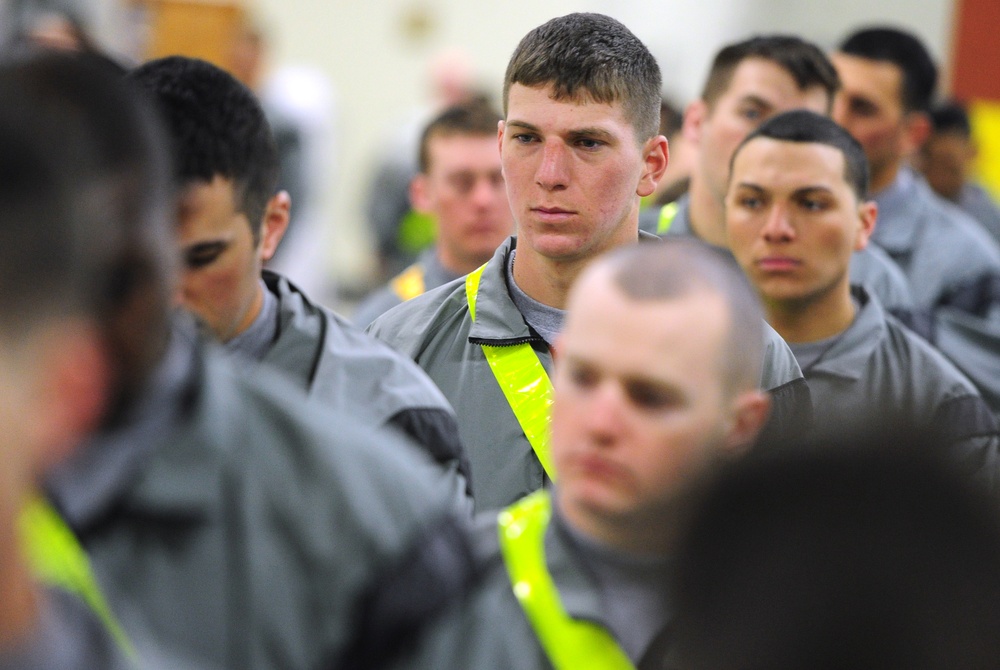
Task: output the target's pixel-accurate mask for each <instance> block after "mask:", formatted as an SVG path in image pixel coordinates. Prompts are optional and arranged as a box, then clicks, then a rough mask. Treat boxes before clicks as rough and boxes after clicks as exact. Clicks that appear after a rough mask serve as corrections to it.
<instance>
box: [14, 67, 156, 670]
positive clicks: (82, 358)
mask: <svg viewBox="0 0 1000 670" xmlns="http://www.w3.org/2000/svg"><path fill="white" fill-rule="evenodd" d="M3 67H4V66H0V92H2V93H4V94H7V95H9V94H11V93H12V92H11V91H10V86H9V83H10V82H9V77H5V76H4V75H5V73H3V72H2V69H3ZM7 67H9V66H7ZM54 111H56V110H51V109H50V110H40V109H38V108H36V107H35V106H34V105H32V104H30V101H28V100H24V99H23V98H22V97H21V96H19V95H11V96H10V97H7V96H6V95H5V97H4V98H3V103H2V104H0V209H2V211H3V212H4V215H3V219H2V223H0V398H2V399H3V401H2V402H0V432H2V434H3V440H2V441H0V462H2V463H3V466H2V467H0V603H2V605H0V668H4V669H10V670H13V669H15V668H16V669H18V670H43V669H46V668H95V669H98V670H105V669H108V670H110V669H111V668H126V667H129V665H128V663H127V658H126V653H125V651H124V650H123V649H120V648H119V647H118V645H117V644H116V643H115V640H114V638H113V637H112V636H111V635H110V634H109V633H108V631H107V630H106V629H105V628H104V627H103V626H102V625H101V623H100V620H99V619H98V618H97V617H96V616H95V615H94V614H93V613H92V612H90V611H89V610H88V609H87V607H86V605H85V604H84V602H83V600H82V599H79V598H76V597H74V596H73V595H71V594H69V593H66V592H65V591H64V590H62V589H58V588H47V589H46V588H42V587H41V586H39V584H38V583H37V582H36V579H43V580H44V576H43V575H39V574H38V572H39V571H38V570H37V564H36V562H35V561H33V560H32V558H37V557H36V556H34V554H33V553H32V551H31V549H32V547H31V546H30V542H28V541H27V540H26V539H24V538H23V537H22V535H23V530H24V529H25V528H26V527H27V526H28V525H29V524H27V523H25V520H26V512H25V508H26V507H27V506H28V505H29V503H28V501H29V500H32V499H34V498H36V497H37V496H38V491H37V488H36V487H37V479H38V475H39V473H40V472H42V471H44V470H45V468H47V467H49V466H51V464H52V463H53V462H57V461H59V460H60V459H61V458H63V457H65V456H66V453H67V450H68V449H69V448H70V447H73V446H76V445H77V444H78V443H79V442H80V441H81V440H82V439H83V437H84V436H85V435H86V434H87V433H88V432H89V431H90V430H91V429H92V428H93V425H94V424H95V423H96V422H97V421H98V420H99V419H100V416H101V414H102V412H103V411H104V409H105V401H106V396H107V391H108V384H109V381H110V380H109V378H108V377H109V375H108V368H107V366H106V365H105V361H104V357H103V353H102V350H101V346H102V342H101V340H100V337H98V333H97V332H96V329H95V328H94V327H93V323H92V322H91V321H90V319H89V318H88V314H87V312H88V308H87V304H88V299H87V297H88V288H89V287H92V286H93V284H94V282H95V281H96V280H97V279H98V278H99V277H100V276H101V274H102V273H103V272H104V271H106V270H107V269H108V268H107V267H103V266H102V264H101V262H100V260H99V259H98V258H96V257H95V254H94V253H92V252H93V251H94V249H93V244H94V242H95V241H96V240H95V239H94V237H92V236H97V235H99V234H100V232H101V231H102V216H103V215H104V214H105V212H104V210H103V208H102V207H100V205H99V204H98V203H97V202H93V199H94V198H93V196H94V195H95V194H94V193H93V192H88V189H87V188H84V187H81V182H83V181H84V180H86V179H87V176H88V172H89V170H90V167H91V159H92V158H91V155H90V153H89V150H88V147H87V145H86V137H81V133H80V132H79V131H80V128H79V123H78V121H76V120H74V119H73V115H72V113H63V114H61V115H60V114H58V112H57V113H56V116H60V117H61V118H59V119H58V120H59V123H58V124H50V123H47V121H51V120H52V119H51V117H52V116H53V112H54ZM40 114H46V115H47V116H48V117H49V118H46V119H45V120H44V121H40V120H39V118H38V117H39V115H40ZM95 185H96V184H90V186H95ZM33 573H34V574H33ZM144 667H146V666H144Z"/></svg>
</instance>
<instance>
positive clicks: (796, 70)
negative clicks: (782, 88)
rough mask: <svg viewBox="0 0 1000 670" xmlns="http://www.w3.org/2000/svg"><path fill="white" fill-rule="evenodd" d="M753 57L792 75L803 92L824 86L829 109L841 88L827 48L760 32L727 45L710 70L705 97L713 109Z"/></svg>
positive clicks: (795, 38)
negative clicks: (738, 72) (736, 73)
mask: <svg viewBox="0 0 1000 670" xmlns="http://www.w3.org/2000/svg"><path fill="white" fill-rule="evenodd" d="M750 58H758V59H762V60H766V61H770V62H772V63H774V64H775V65H777V66H778V67H780V68H781V69H783V70H784V71H785V72H787V73H788V74H790V75H791V76H792V78H793V79H794V80H795V85H796V86H798V88H799V90H800V91H805V90H807V89H810V88H813V87H820V88H822V89H823V90H824V91H825V92H826V96H827V109H829V107H830V106H831V105H832V104H833V96H834V95H835V94H836V93H837V91H838V90H839V89H840V78H839V77H838V76H837V70H836V69H835V68H834V67H833V63H831V62H830V59H829V58H827V57H826V54H824V53H823V50H822V49H820V48H819V47H818V46H816V45H815V44H813V43H812V42H807V41H805V40H803V39H802V38H800V37H796V36H794V35H780V34H776V35H757V36H754V37H751V38H750V39H747V40H743V41H742V42H736V43H733V44H730V45H727V46H725V47H723V48H722V49H721V50H720V51H719V53H717V54H716V55H715V58H714V59H713V61H712V65H711V67H710V68H709V70H708V77H707V78H706V80H705V86H704V88H702V91H701V98H702V100H704V101H705V103H706V104H707V105H708V108H709V109H712V108H713V107H714V105H715V103H716V101H717V100H718V99H719V98H720V97H722V95H723V94H724V93H725V92H726V90H727V89H728V88H729V84H730V82H731V81H732V79H733V74H734V73H735V72H736V68H737V67H739V65H740V63H742V62H743V61H745V60H747V59H750Z"/></svg>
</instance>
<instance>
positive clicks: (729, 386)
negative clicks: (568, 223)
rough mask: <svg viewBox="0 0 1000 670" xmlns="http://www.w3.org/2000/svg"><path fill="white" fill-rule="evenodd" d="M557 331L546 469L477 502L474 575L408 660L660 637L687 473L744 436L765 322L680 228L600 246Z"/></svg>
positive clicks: (574, 657) (613, 649)
mask: <svg viewBox="0 0 1000 670" xmlns="http://www.w3.org/2000/svg"><path fill="white" fill-rule="evenodd" d="M567 304H568V312H567V318H566V324H565V327H564V329H563V332H562V333H561V335H560V336H559V339H558V341H557V343H556V364H555V365H556V369H555V375H554V377H553V383H554V387H555V400H554V404H553V408H552V425H551V430H552V455H553V461H554V466H555V473H556V483H555V487H554V489H553V491H552V493H551V495H550V494H549V493H548V492H547V491H540V492H537V493H534V494H531V495H529V496H527V497H526V498H523V499H522V500H520V501H519V502H516V503H514V504H513V505H511V506H510V507H508V508H507V509H505V510H503V511H502V512H501V513H500V515H499V517H498V516H497V515H496V514H495V513H487V514H484V515H481V516H480V517H479V518H478V519H477V522H476V527H475V529H474V537H473V551H474V553H475V555H476V560H477V561H478V562H479V563H480V565H481V566H482V573H483V576H482V579H481V580H480V581H479V582H478V583H477V584H476V586H475V587H474V588H473V590H472V591H470V592H469V593H467V594H466V595H465V597H464V598H463V599H462V601H461V602H459V603H456V604H455V606H454V607H453V608H452V609H451V610H450V611H449V613H448V615H447V616H446V617H444V618H443V619H442V620H440V621H437V622H435V623H434V624H432V625H431V626H430V628H429V630H428V631H427V632H426V634H425V635H424V637H423V639H422V640H421V641H420V645H419V647H418V652H417V654H416V657H414V658H410V659H409V660H408V662H407V663H406V664H405V667H427V668H445V667H450V668H472V667H474V668H515V669H522V668H523V669H528V668H531V669H534V668H550V667H553V666H555V667H631V665H633V664H634V665H638V666H639V667H642V665H643V659H646V658H654V657H659V656H658V655H659V654H662V653H663V648H664V647H665V646H666V645H667V644H668V636H666V635H665V634H664V633H665V630H666V628H667V625H668V623H669V607H667V605H666V603H665V602H663V598H662V594H663V590H664V588H665V577H666V565H667V563H668V561H669V558H670V556H671V555H672V552H673V543H674V540H673V538H674V536H675V535H676V533H677V532H678V528H679V525H680V521H681V520H682V519H683V517H684V516H685V513H686V510H687V508H688V506H689V502H688V500H689V497H690V493H691V491H692V490H693V488H694V487H695V486H696V483H697V482H699V481H700V480H702V479H703V478H704V477H706V476H707V475H709V474H711V473H713V472H714V471H715V469H716V468H717V467H718V466H719V465H720V464H721V463H723V462H726V461H728V460H730V459H732V458H733V457H735V456H738V455H739V454H741V453H742V452H743V451H745V449H746V448H747V447H748V446H749V445H750V444H751V443H752V442H753V441H754V439H755V437H756V435H757V432H758V431H759V429H760V427H761V425H762V424H763V422H764V420H765V419H766V416H767V411H768V406H769V396H768V395H767V393H766V392H764V391H761V390H759V389H758V388H757V381H758V379H759V376H760V367H761V361H762V358H763V350H764V344H763V343H764V336H763V320H762V314H761V310H760V307H759V305H758V303H757V298H756V296H755V295H754V293H753V291H752V289H751V288H750V286H749V284H748V283H747V281H746V279H745V278H744V277H743V275H742V274H741V273H740V272H739V270H738V269H737V268H735V267H733V266H732V264H731V263H730V262H728V261H727V260H725V259H724V258H723V257H721V256H720V255H719V254H718V253H717V252H716V251H714V250H712V249H709V248H707V247H706V246H705V245H703V244H702V243H700V242H695V241H693V240H678V241H671V242H666V243H664V244H662V245H659V244H657V245H652V244H650V245H635V246H631V247H625V248H621V249H618V250H616V251H614V252H612V253H611V254H609V255H607V256H604V257H602V258H600V259H598V260H596V261H595V262H594V263H593V264H592V265H590V266H589V267H588V268H587V269H586V270H584V272H583V273H582V274H581V276H580V278H579V279H578V281H577V282H576V284H575V285H574V287H573V289H572V290H571V292H570V296H569V300H568V303H567Z"/></svg>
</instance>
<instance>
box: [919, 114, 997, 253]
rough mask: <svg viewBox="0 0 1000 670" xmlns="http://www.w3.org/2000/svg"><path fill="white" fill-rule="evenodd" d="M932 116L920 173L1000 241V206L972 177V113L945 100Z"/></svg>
mask: <svg viewBox="0 0 1000 670" xmlns="http://www.w3.org/2000/svg"><path fill="white" fill-rule="evenodd" d="M930 118H931V134H930V137H928V138H927V141H926V142H925V143H924V146H923V147H921V149H920V153H919V154H918V155H917V159H918V160H917V165H918V167H919V169H920V173H921V174H923V176H924V179H926V180H927V184H928V186H930V187H931V188H932V189H934V192H935V193H937V194H938V195H939V196H941V197H942V198H944V199H946V200H950V201H951V202H953V203H955V204H956V205H958V206H959V207H961V208H962V209H963V210H964V211H965V212H966V213H967V214H969V215H970V216H971V217H972V218H974V219H975V220H976V221H978V222H979V223H980V224H982V226H983V227H984V228H986V230H987V231H988V232H989V233H990V234H991V235H992V236H993V238H994V239H995V240H997V241H998V242H1000V207H997V204H996V202H994V200H993V197H992V196H991V195H990V194H989V193H987V191H986V189H984V188H983V187H982V186H980V185H979V184H977V183H975V182H974V181H973V180H972V179H971V173H972V166H973V163H974V161H975V158H976V145H975V142H974V140H973V138H972V124H971V123H970V122H969V114H968V112H966V111H965V108H964V107H963V106H962V105H960V104H959V103H957V102H943V103H941V104H940V105H938V106H936V107H935V108H934V109H932V110H931V113H930Z"/></svg>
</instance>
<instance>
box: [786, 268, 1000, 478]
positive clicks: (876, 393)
mask: <svg viewBox="0 0 1000 670" xmlns="http://www.w3.org/2000/svg"><path fill="white" fill-rule="evenodd" d="M853 292H854V297H855V298H856V299H857V300H858V301H859V303H860V305H861V307H860V309H859V310H858V313H857V315H856V316H855V318H854V322H853V323H852V324H851V325H850V327H849V328H848V329H847V330H845V331H844V332H843V333H842V334H841V335H840V336H838V337H836V338H835V339H834V340H833V341H832V343H831V345H830V347H829V348H828V349H827V350H826V351H824V352H823V353H822V354H821V355H820V357H819V359H817V360H816V361H815V362H814V363H812V364H811V365H808V366H807V367H806V368H804V370H803V371H804V372H805V375H806V380H807V381H808V382H809V388H810V390H811V391H812V396H813V401H814V402H815V424H816V427H817V429H818V430H826V431H833V432H834V433H836V432H839V431H843V430H844V429H845V428H849V427H850V426H852V425H862V426H863V425H864V424H865V422H866V421H875V420H878V421H888V420H891V419H895V420H898V421H903V422H905V423H906V424H907V425H917V426H923V427H926V428H927V429H932V430H935V431H936V432H937V433H938V434H939V435H940V437H941V439H942V440H944V441H945V442H946V443H949V444H953V445H954V448H955V449H956V451H957V453H958V455H959V458H960V460H961V461H962V463H963V467H967V468H968V470H969V471H970V472H975V473H976V475H977V477H979V478H981V479H982V480H983V481H985V482H986V483H987V484H988V485H989V486H992V487H994V488H996V487H997V486H998V484H1000V436H998V426H997V422H996V420H995V419H994V418H993V416H992V415H991V413H990V410H989V408H988V407H987V405H986V403H984V402H983V399H982V398H981V397H980V395H979V392H978V391H977V390H976V388H975V386H974V385H973V384H972V382H970V381H969V380H968V379H967V378H966V377H965V375H963V374H962V373H961V372H959V371H958V369H956V368H955V366H954V365H952V364H951V362H950V361H948V360H947V359H946V358H945V357H944V356H943V355H941V353H939V352H938V351H937V350H936V349H934V348H933V347H931V346H930V345H929V344H928V343H927V342H926V341H924V340H923V339H922V338H920V337H917V336H916V335H914V334H913V333H912V332H910V330H909V329H907V328H906V327H904V326H903V325H902V324H900V323H899V322H898V321H897V320H896V319H895V318H893V317H892V316H891V315H888V314H886V313H885V311H884V310H883V309H882V306H881V305H880V304H879V302H878V299H877V298H874V297H870V296H869V295H868V294H867V293H866V292H865V290H864V289H863V288H861V287H854V288H853Z"/></svg>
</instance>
